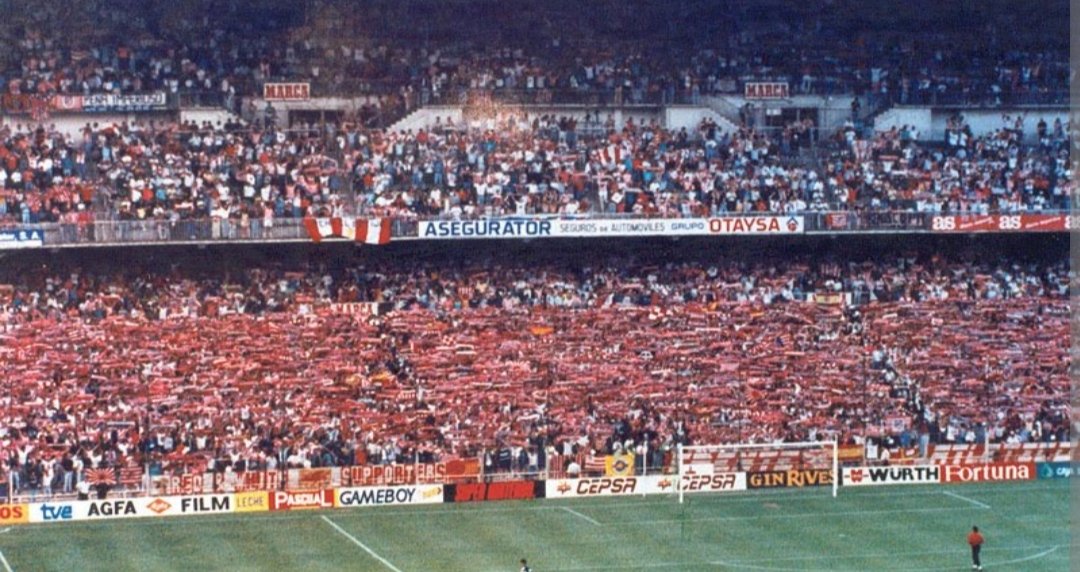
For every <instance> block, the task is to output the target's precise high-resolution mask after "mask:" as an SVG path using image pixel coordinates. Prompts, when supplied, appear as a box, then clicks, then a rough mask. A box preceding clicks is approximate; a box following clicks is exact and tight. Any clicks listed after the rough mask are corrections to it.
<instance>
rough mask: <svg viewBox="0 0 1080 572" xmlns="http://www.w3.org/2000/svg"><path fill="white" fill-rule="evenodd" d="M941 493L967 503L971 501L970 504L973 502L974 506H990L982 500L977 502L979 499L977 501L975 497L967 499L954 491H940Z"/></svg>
mask: <svg viewBox="0 0 1080 572" xmlns="http://www.w3.org/2000/svg"><path fill="white" fill-rule="evenodd" d="M941 494H944V495H948V496H950V497H952V498H954V499H960V500H962V501H964V502H969V503H971V504H973V505H975V506H977V507H979V508H990V505H988V504H986V503H984V502H979V501H977V500H975V499H969V498H967V497H966V496H964V495H958V494H956V493H954V492H952V491H941Z"/></svg>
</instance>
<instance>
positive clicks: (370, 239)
mask: <svg viewBox="0 0 1080 572" xmlns="http://www.w3.org/2000/svg"><path fill="white" fill-rule="evenodd" d="M390 227H391V225H390V219H388V218H373V219H366V220H358V221H356V242H362V243H364V244H387V243H388V242H390V230H391V228H390Z"/></svg>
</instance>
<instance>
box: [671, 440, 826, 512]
mask: <svg viewBox="0 0 1080 572" xmlns="http://www.w3.org/2000/svg"><path fill="white" fill-rule="evenodd" d="M838 453H839V449H838V447H837V443H836V441H817V442H812V443H770V444H752V445H687V446H685V447H684V446H680V447H679V448H678V451H677V471H678V475H679V478H678V484H677V490H678V492H679V502H680V503H682V502H683V498H684V495H687V494H695V493H711V492H723V491H741V490H747V489H761V488H779V487H807V486H822V487H824V486H831V487H832V495H833V496H834V497H835V496H836V493H837V486H838V485H839V481H840V479H839V455H838Z"/></svg>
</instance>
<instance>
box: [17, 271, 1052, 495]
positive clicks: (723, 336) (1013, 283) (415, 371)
mask: <svg viewBox="0 0 1080 572" xmlns="http://www.w3.org/2000/svg"><path fill="white" fill-rule="evenodd" d="M661 259H662V257H660V258H658V260H661ZM975 260H976V259H974V258H972V259H967V258H965V257H964V256H953V257H946V256H940V255H931V256H927V255H922V254H920V255H916V254H910V255H904V254H890V255H888V256H884V255H882V256H878V255H875V257H874V258H871V259H868V260H866V261H865V262H864V261H861V260H854V259H832V258H829V257H826V258H822V257H820V256H796V257H786V259H785V258H776V259H768V258H765V259H758V260H756V261H754V262H746V261H745V260H744V259H741V258H739V257H736V256H732V257H730V258H724V257H718V258H713V259H710V260H707V261H704V262H702V261H692V262H681V261H680V262H668V263H657V262H655V261H652V260H650V259H647V258H646V259H643V260H633V259H625V260H624V259H611V258H609V257H606V256H602V255H597V256H595V257H594V258H592V259H584V260H579V261H576V262H575V263H569V262H561V263H555V262H545V263H540V262H538V263H537V264H534V265H523V264H520V263H517V264H515V263H512V262H508V261H506V260H487V261H483V260H480V261H473V262H469V263H465V264H463V263H461V262H454V261H444V262H433V261H432V262H424V263H418V264H416V265H410V268H409V269H405V268H403V267H401V266H400V265H398V264H395V263H391V262H385V263H378V262H373V263H371V264H370V265H367V266H363V267H356V266H345V267H332V268H327V267H322V268H321V269H320V268H319V267H314V266H312V267H310V268H307V269H303V270H301V269H297V268H293V269H289V268H285V267H281V266H259V267H255V268H248V269H245V270H241V269H240V268H239V266H238V267H237V269H235V270H234V271H231V272H223V271H220V270H219V271H216V272H215V271H211V270H204V271H193V270H190V269H188V270H184V269H182V268H181V267H179V266H173V267H172V269H171V270H168V271H153V272H152V271H149V270H145V269H140V268H138V264H134V265H131V266H129V267H128V268H126V269H124V270H118V269H117V268H116V266H115V265H113V266H112V267H111V270H107V271H102V270H97V271H87V270H85V269H80V267H78V266H75V267H72V268H66V267H65V268H59V267H56V266H53V265H50V266H49V267H44V266H38V269H37V270H31V269H27V270H25V271H22V272H20V273H19V275H18V276H17V277H15V278H13V279H12V285H11V286H9V287H5V288H4V289H3V290H0V339H2V341H3V343H2V344H0V356H2V359H0V379H4V380H7V384H6V387H5V391H4V394H3V395H0V420H2V422H0V445H2V456H3V459H4V461H5V463H6V467H7V468H9V469H11V470H12V475H13V477H12V478H14V479H17V480H19V487H21V488H22V490H26V489H27V488H28V487H31V486H34V487H37V486H38V485H39V484H41V479H43V478H44V477H42V476H41V475H51V476H52V478H53V479H55V480H53V481H48V482H51V483H52V484H53V485H54V489H55V490H60V488H63V487H70V483H69V482H68V483H65V482H64V480H63V478H62V477H61V475H62V474H64V473H66V472H71V471H75V472H78V469H79V468H100V467H117V466H120V467H126V468H128V469H130V470H131V471H133V473H134V474H135V475H136V478H137V477H138V475H140V474H141V470H142V467H144V463H150V464H153V465H155V466H156V467H159V468H160V469H161V470H163V471H164V472H166V473H167V474H171V473H174V472H176V471H181V470H187V471H197V472H198V471H203V470H212V471H223V470H244V469H255V468H275V467H278V468H285V467H318V466H340V465H348V464H353V463H360V462H374V463H390V462H394V461H395V460H397V461H406V462H409V461H411V460H412V459H416V458H418V457H417V456H419V458H420V459H437V458H457V457H476V456H481V455H484V454H485V453H487V455H486V457H491V456H492V454H493V453H494V452H495V451H499V450H510V449H514V450H515V451H517V452H521V451H526V452H531V453H532V455H533V458H537V459H539V461H537V462H539V463H541V464H542V463H543V459H544V458H546V457H549V456H550V455H553V454H559V453H564V452H566V453H570V452H574V451H597V452H600V453H610V452H614V451H618V450H623V449H629V450H637V451H639V452H640V450H641V449H642V447H644V444H645V443H649V445H650V447H651V448H652V450H653V451H654V452H656V451H663V450H670V448H671V447H672V446H674V445H675V444H677V443H724V442H772V441H779V440H785V441H801V440H815V439H822V438H827V437H838V438H840V439H841V440H843V441H851V440H856V439H857V440H862V439H867V438H882V439H887V443H888V444H891V445H894V446H905V447H912V446H917V444H919V443H920V442H922V443H923V444H925V443H964V442H968V443H970V442H982V440H984V439H989V440H991V441H993V442H1009V443H1015V442H1060V441H1065V440H1067V439H1068V420H1067V411H1068V409H1067V400H1066V398H1065V396H1067V395H1068V391H1067V389H1068V375H1067V368H1068V364H1069V356H1068V331H1067V328H1068V299H1067V287H1068V274H1069V273H1068V267H1067V264H1066V263H1064V262H1053V261H1050V262H1018V261H1016V260H1010V259H1002V260H1000V261H992V260H987V259H985V258H982V259H978V261H975ZM106 268H109V267H108V266H106ZM366 302H373V303H378V304H381V305H382V307H383V309H384V310H394V311H392V312H388V313H384V314H383V315H380V316H373V315H369V314H368V313H367V312H362V313H356V312H357V310H358V309H359V308H360V306H359V304H362V303H366ZM350 304H353V305H351V306H350ZM365 309H370V308H369V307H365ZM931 331H932V332H933V334H932V335H930V334H929V333H928V332H931ZM16 381H17V383H15V382H16ZM226 467H228V469H226ZM493 468H494V467H489V470H493ZM155 470H156V469H155Z"/></svg>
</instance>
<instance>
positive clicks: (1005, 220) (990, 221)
mask: <svg viewBox="0 0 1080 572" xmlns="http://www.w3.org/2000/svg"><path fill="white" fill-rule="evenodd" d="M1077 222H1080V221H1075V222H1074V221H1073V220H1072V217H1070V216H1068V215H1055V214H1018V215H947V216H935V217H934V218H933V219H931V221H930V230H932V231H933V232H1064V231H1067V230H1070V229H1071V228H1072V227H1073V226H1074V225H1076V224H1077Z"/></svg>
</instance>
